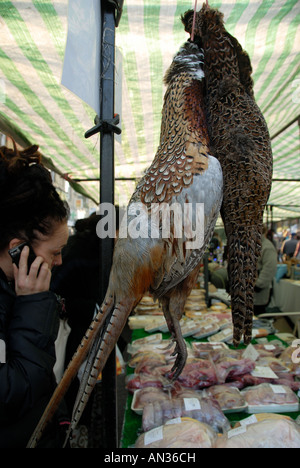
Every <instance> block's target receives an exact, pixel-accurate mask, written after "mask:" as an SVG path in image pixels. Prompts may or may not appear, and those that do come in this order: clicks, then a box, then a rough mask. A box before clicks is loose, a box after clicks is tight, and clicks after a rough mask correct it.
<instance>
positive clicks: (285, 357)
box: [280, 346, 300, 376]
mask: <svg viewBox="0 0 300 468" xmlns="http://www.w3.org/2000/svg"><path fill="white" fill-rule="evenodd" d="M294 353H296V358H299V353H298V352H297V348H294V347H293V346H289V347H288V348H286V349H285V350H284V351H283V352H282V353H281V355H280V362H282V364H283V365H284V366H286V367H288V369H289V370H290V372H292V373H293V374H294V375H297V376H300V365H299V363H297V362H293V354H294ZM297 360H298V359H297Z"/></svg>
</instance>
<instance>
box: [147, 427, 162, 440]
mask: <svg viewBox="0 0 300 468" xmlns="http://www.w3.org/2000/svg"><path fill="white" fill-rule="evenodd" d="M162 439H163V427H162V426H159V427H156V428H155V429H152V430H151V431H148V432H146V433H145V435H144V444H145V445H149V444H152V443H153V442H157V441H158V440H162Z"/></svg>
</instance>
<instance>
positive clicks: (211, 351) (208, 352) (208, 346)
mask: <svg viewBox="0 0 300 468" xmlns="http://www.w3.org/2000/svg"><path fill="white" fill-rule="evenodd" d="M224 349H228V346H227V345H226V344H225V343H221V342H220V343H218V342H211V343H199V342H195V341H194V342H193V343H192V350H193V352H194V355H195V357H197V358H200V359H209V358H210V357H212V359H213V361H214V360H215V359H214V356H216V358H218V357H219V356H220V354H221V352H222V350H224Z"/></svg>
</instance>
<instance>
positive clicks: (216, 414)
mask: <svg viewBox="0 0 300 468" xmlns="http://www.w3.org/2000/svg"><path fill="white" fill-rule="evenodd" d="M183 417H189V418H192V419H196V420H197V421H200V422H203V423H205V424H208V425H209V426H211V427H212V428H213V430H214V431H216V432H220V433H222V432H224V431H228V430H229V429H230V427H231V426H230V423H229V421H228V419H227V418H226V416H225V415H224V413H223V412H222V410H221V408H220V405H219V403H218V402H217V401H216V400H215V399H212V398H209V397H202V398H200V399H199V398H173V399H170V400H165V401H154V402H153V403H149V404H147V405H145V406H144V411H143V430H144V431H149V430H151V429H153V428H155V427H159V426H162V425H163V424H165V423H166V422H167V421H169V420H170V419H174V418H183Z"/></svg>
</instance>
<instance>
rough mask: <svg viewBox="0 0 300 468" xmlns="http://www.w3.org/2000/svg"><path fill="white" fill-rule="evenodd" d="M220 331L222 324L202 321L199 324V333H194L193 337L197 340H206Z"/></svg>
mask: <svg viewBox="0 0 300 468" xmlns="http://www.w3.org/2000/svg"><path fill="white" fill-rule="evenodd" d="M219 330H220V324H219V323H218V322H217V323H214V322H213V321H212V320H211V319H210V320H201V322H199V327H198V330H197V333H194V334H193V336H194V338H196V339H201V338H206V337H207V336H210V335H213V334H214V333H217V332H218V331H219Z"/></svg>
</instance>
